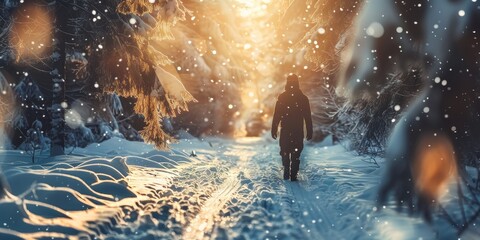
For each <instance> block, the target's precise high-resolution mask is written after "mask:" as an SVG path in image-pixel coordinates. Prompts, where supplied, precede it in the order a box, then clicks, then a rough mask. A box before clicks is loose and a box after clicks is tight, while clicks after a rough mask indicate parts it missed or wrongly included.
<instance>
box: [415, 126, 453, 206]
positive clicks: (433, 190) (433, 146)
mask: <svg viewBox="0 0 480 240" xmlns="http://www.w3.org/2000/svg"><path fill="white" fill-rule="evenodd" d="M412 173H413V179H414V180H415V188H416V190H417V191H418V192H419V194H420V196H423V197H425V198H426V200H427V201H429V202H430V201H437V200H438V199H439V198H440V197H442V196H443V195H444V194H445V193H446V189H447V185H448V183H450V182H451V181H452V180H454V179H456V176H457V163H456V158H455V154H454V149H453V146H452V143H451V142H450V140H449V139H448V138H447V137H446V136H444V135H434V136H423V137H422V138H421V139H420V141H419V145H418V148H417V152H416V156H415V158H414V161H413V165H412Z"/></svg>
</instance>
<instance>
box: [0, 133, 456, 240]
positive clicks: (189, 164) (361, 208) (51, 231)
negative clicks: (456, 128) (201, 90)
mask: <svg viewBox="0 0 480 240" xmlns="http://www.w3.org/2000/svg"><path fill="white" fill-rule="evenodd" d="M171 147H172V149H171V151H168V152H162V151H157V150H155V149H153V147H152V146H151V145H147V144H144V143H141V142H129V141H126V140H125V139H119V138H115V137H114V138H112V139H109V140H107V141H105V142H103V143H99V144H92V145H90V146H88V147H87V148H84V149H80V148H77V149H74V150H73V152H72V154H71V155H67V156H59V157H53V158H52V157H49V156H47V155H45V154H40V155H38V156H37V159H36V164H31V156H30V155H28V154H26V153H24V152H21V151H13V150H8V151H7V150H6V151H1V152H0V156H1V157H0V162H1V164H2V168H3V173H4V176H5V178H6V180H7V182H8V183H9V185H10V188H11V190H10V192H11V194H9V195H8V196H7V197H6V198H5V199H3V200H0V209H2V214H1V215H0V239H21V238H27V239H29V238H42V237H60V238H64V237H65V238H67V237H77V238H81V237H86V238H87V237H90V238H95V237H96V238H102V239H103V238H105V239H178V238H182V239H205V238H207V239H208V238H215V239H227V238H229V239H230V238H240V239H372V238H373V239H420V238H422V239H433V238H437V237H438V236H440V238H451V237H454V236H455V235H454V232H453V231H450V230H449V228H448V226H447V227H446V226H444V225H441V224H434V225H431V226H430V225H427V224H425V223H424V222H423V221H422V220H421V219H420V218H417V217H409V216H407V215H406V214H402V213H400V214H398V213H397V212H396V211H395V210H394V209H392V208H391V207H389V206H387V207H385V208H384V209H383V208H382V209H377V206H375V203H374V200H375V195H376V193H377V186H378V184H379V182H380V179H381V174H382V172H383V170H382V169H381V168H378V167H377V166H376V165H374V164H372V163H370V162H368V161H365V160H364V159H363V158H362V157H359V156H355V155H353V154H352V153H351V152H348V151H346V150H345V149H344V148H343V147H342V146H341V145H335V146H332V140H331V137H327V139H326V140H325V141H324V142H323V143H319V144H315V145H311V144H308V145H307V146H306V147H305V150H304V152H303V155H302V158H301V166H300V175H299V181H298V182H289V181H285V180H283V179H282V178H281V174H280V173H281V171H282V169H281V164H280V157H279V154H278V152H279V147H278V145H277V142H274V141H272V140H268V139H265V138H241V139H236V140H229V139H220V138H210V139H205V140H203V141H200V140H196V139H184V140H180V141H179V142H178V143H175V144H172V145H171ZM190 155H195V156H192V157H190ZM380 165H383V164H382V162H381V161H380ZM440 230H441V231H440ZM438 234H439V235H438Z"/></svg>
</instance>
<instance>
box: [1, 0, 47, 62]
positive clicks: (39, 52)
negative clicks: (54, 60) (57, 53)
mask: <svg viewBox="0 0 480 240" xmlns="http://www.w3.org/2000/svg"><path fill="white" fill-rule="evenodd" d="M13 16H14V21H13V25H12V28H11V31H10V34H9V35H10V37H9V42H10V46H11V47H12V48H13V49H14V52H15V55H16V61H17V62H18V63H27V64H32V63H36V62H38V61H41V60H42V58H45V57H47V56H48V55H49V54H48V52H49V51H48V50H49V49H50V46H51V45H52V35H53V18H52V16H51V14H50V13H49V10H48V8H47V6H44V5H39V4H34V3H30V4H27V3H24V4H22V6H21V7H19V8H18V9H17V10H16V11H15V13H14V15H13Z"/></svg>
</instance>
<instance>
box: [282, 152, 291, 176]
mask: <svg viewBox="0 0 480 240" xmlns="http://www.w3.org/2000/svg"><path fill="white" fill-rule="evenodd" d="M289 155H290V154H287V155H284V156H282V163H283V179H284V180H288V179H290V157H289Z"/></svg>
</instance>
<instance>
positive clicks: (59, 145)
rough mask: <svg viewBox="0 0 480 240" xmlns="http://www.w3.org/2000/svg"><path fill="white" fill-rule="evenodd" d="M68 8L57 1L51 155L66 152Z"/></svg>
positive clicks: (51, 111)
mask: <svg viewBox="0 0 480 240" xmlns="http://www.w3.org/2000/svg"><path fill="white" fill-rule="evenodd" d="M66 12H67V9H65V7H64V6H63V4H62V2H61V1H58V0H57V1H56V3H55V42H54V46H55V47H54V49H55V50H54V53H53V56H52V71H51V72H50V73H51V75H52V107H51V109H50V117H51V124H52V126H51V127H52V129H51V130H50V136H51V140H52V143H51V146H50V155H51V156H58V155H63V154H65V110H64V107H66V99H65V78H66V75H65V73H66V72H65V66H66V44H65V41H66V36H65V34H66V31H65V30H66V27H67V26H66V23H67V14H66Z"/></svg>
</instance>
